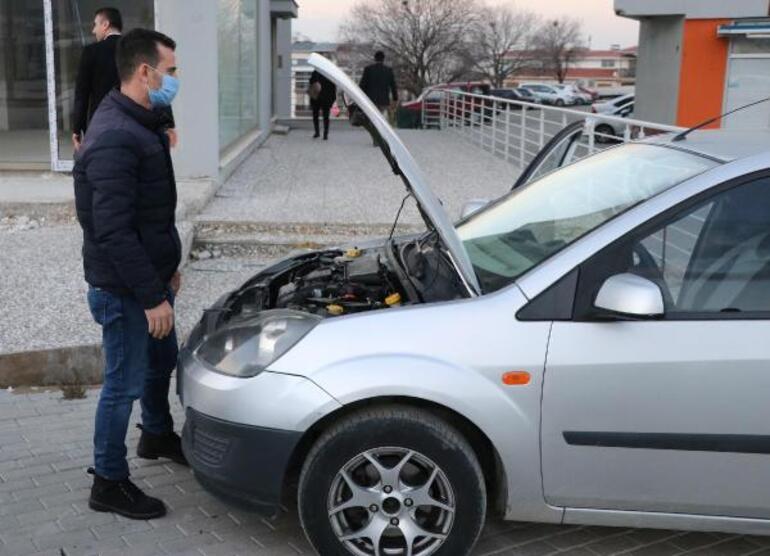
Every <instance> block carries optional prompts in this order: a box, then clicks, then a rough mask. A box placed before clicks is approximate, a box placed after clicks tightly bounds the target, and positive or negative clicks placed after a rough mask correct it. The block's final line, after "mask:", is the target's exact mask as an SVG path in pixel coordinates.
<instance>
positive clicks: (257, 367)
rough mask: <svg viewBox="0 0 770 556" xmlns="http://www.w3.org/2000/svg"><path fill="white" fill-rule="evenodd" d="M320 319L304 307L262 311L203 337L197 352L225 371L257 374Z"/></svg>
mask: <svg viewBox="0 0 770 556" xmlns="http://www.w3.org/2000/svg"><path fill="white" fill-rule="evenodd" d="M320 320H321V317H319V316H317V315H311V314H309V313H303V312H301V311H290V310H274V311H263V312H262V313H260V314H259V315H258V316H256V317H255V318H253V319H249V320H247V321H244V322H239V323H236V324H233V325H232V326H229V327H227V328H223V329H222V330H218V331H217V332H215V333H214V334H212V335H211V336H209V337H208V338H206V339H205V340H203V343H201V345H200V346H198V348H197V349H196V350H195V356H196V357H198V358H199V359H201V360H202V361H204V362H205V363H207V364H208V365H210V366H211V367H213V368H214V369H215V370H217V371H219V372H220V373H223V374H227V375H231V376H236V377H242V378H247V377H252V376H256V375H258V374H259V373H261V372H262V371H264V370H265V368H267V367H268V365H270V364H271V363H273V362H274V361H275V360H276V359H278V358H279V357H281V356H282V355H283V354H284V353H286V352H287V351H289V350H290V349H291V348H292V347H293V346H294V345H295V344H296V343H297V342H299V341H300V340H301V339H302V338H303V337H304V336H305V335H306V334H307V333H308V332H310V331H311V330H312V329H313V327H314V326H315V325H316V324H318V322H319V321H320Z"/></svg>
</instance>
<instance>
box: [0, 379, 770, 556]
mask: <svg viewBox="0 0 770 556" xmlns="http://www.w3.org/2000/svg"><path fill="white" fill-rule="evenodd" d="M98 395H99V390H98V389H91V390H89V391H88V392H87V398H85V399H81V400H64V399H62V395H61V393H60V392H57V391H32V390H29V391H25V392H23V393H19V392H14V393H9V392H6V391H0V555H2V556H25V555H32V554H36V555H47V556H81V555H83V556H87V555H96V554H100V555H102V554H103V555H110V556H113V555H114V556H119V555H127V556H140V555H148V556H154V555H159V554H174V555H188V554H190V555H197V556H214V555H236V554H242V555H247V554H264V555H270V556H297V555H303V554H313V552H312V550H311V548H310V547H309V545H308V544H307V542H306V540H305V538H304V535H303V534H302V532H301V530H300V527H299V524H298V521H297V518H296V512H295V511H293V510H292V509H289V510H286V511H283V512H282V513H281V515H280V516H279V517H278V518H277V519H275V520H269V519H265V518H262V517H260V516H258V515H256V514H252V513H248V512H244V511H241V510H237V509H234V508H231V507H228V506H227V505H226V504H223V503H222V502H220V501H219V500H218V499H216V498H214V497H213V496H211V495H209V494H208V493H207V492H205V491H203V490H202V489H201V487H200V486H199V485H198V483H197V482H196V480H195V478H194V477H193V476H192V474H191V473H190V471H189V470H188V469H187V468H185V467H182V466H180V465H177V464H174V463H170V462H163V461H161V460H158V461H147V460H141V459H138V458H136V457H133V454H134V453H135V449H136V442H137V440H138V433H139V431H138V430H137V429H135V428H134V427H133V422H132V426H131V429H130V434H129V442H128V446H129V454H130V456H131V457H130V459H129V464H130V467H131V473H132V478H133V480H134V481H135V482H136V483H137V484H138V485H139V486H140V487H141V488H143V489H145V490H146V491H147V492H148V493H149V494H151V495H153V496H158V497H161V498H162V499H163V500H165V501H166V503H167V504H168V506H169V509H170V512H169V514H168V515H167V516H166V517H164V518H162V519H158V520H152V521H132V520H127V519H123V518H120V517H116V516H114V515H112V514H106V513H96V512H92V511H91V510H89V509H88V507H87V499H88V489H89V487H90V483H91V478H90V476H89V475H86V473H85V469H86V467H88V466H89V465H90V464H91V435H92V434H93V415H94V410H95V406H96V401H97V399H98ZM172 407H173V408H174V417H175V420H176V422H177V428H179V427H180V426H181V424H182V416H181V410H180V407H179V404H178V401H177V400H176V399H175V397H174V396H173V394H172ZM134 413H135V417H134V419H135V418H136V414H137V413H138V407H137V408H136V411H135V412H134ZM493 554H494V555H510V556H514V555H516V556H525V555H526V556H542V555H548V554H565V555H574V556H583V555H586V556H604V555H611V554H631V555H636V556H643V555H644V556H652V555H661V556H669V555H675V554H698V555H735V556H743V555H750V554H751V555H760V554H761V555H770V538H765V537H740V536H731V535H721V534H709V533H686V532H681V531H657V530H632V529H614V528H602V527H576V526H558V525H544V524H531V523H505V522H502V521H499V520H497V519H491V520H490V521H489V522H488V524H487V526H486V529H485V531H484V534H483V536H482V538H481V540H480V541H479V544H478V546H477V548H476V550H475V552H474V556H491V555H493Z"/></svg>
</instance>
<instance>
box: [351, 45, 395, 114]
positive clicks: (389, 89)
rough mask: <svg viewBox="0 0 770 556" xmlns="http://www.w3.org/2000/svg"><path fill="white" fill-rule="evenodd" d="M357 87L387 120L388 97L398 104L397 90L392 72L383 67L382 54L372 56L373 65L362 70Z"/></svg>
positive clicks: (383, 58) (383, 56) (380, 52)
mask: <svg viewBox="0 0 770 556" xmlns="http://www.w3.org/2000/svg"><path fill="white" fill-rule="evenodd" d="M358 86H359V87H361V90H362V91H363V92H364V93H366V96H368V97H369V98H370V99H371V101H372V102H373V103H374V105H375V106H376V107H377V108H378V109H379V111H380V112H382V113H383V115H384V116H385V117H386V118H387V109H388V107H389V106H390V96H391V94H392V95H393V102H398V89H397V87H396V78H395V76H394V75H393V70H392V69H391V68H389V67H388V66H386V65H385V53H384V52H382V51H381V50H378V51H377V52H376V53H375V54H374V63H373V64H370V65H368V66H366V67H365V68H364V73H363V75H362V76H361V81H360V82H359V83H358Z"/></svg>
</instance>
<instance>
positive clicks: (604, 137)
mask: <svg viewBox="0 0 770 556" xmlns="http://www.w3.org/2000/svg"><path fill="white" fill-rule="evenodd" d="M606 115H608V116H615V117H619V118H633V117H634V102H633V99H632V101H631V102H623V105H622V106H619V107H617V108H615V111H614V112H611V113H609V114H606ZM625 130H626V125H625V124H622V123H620V122H617V121H614V120H601V119H600V120H599V121H598V122H596V124H595V125H594V131H595V132H596V142H597V143H619V142H621V138H622V137H623V135H624V133H625ZM634 133H635V129H634V128H633V126H632V129H631V136H632V137H633V136H634Z"/></svg>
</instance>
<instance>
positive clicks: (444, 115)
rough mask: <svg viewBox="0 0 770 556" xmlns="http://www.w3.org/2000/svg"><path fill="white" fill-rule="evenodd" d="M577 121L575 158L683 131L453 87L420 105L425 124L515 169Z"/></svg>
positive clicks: (677, 128) (667, 126)
mask: <svg viewBox="0 0 770 556" xmlns="http://www.w3.org/2000/svg"><path fill="white" fill-rule="evenodd" d="M433 98H435V97H433ZM580 120H582V121H584V122H585V127H584V133H583V136H582V137H581V139H580V142H579V144H578V146H577V148H576V150H575V154H574V158H575V159H577V158H582V157H584V156H587V155H589V154H593V153H594V152H596V151H597V150H600V149H603V148H606V147H607V146H611V145H613V144H618V143H621V142H628V141H631V140H634V139H642V138H644V137H649V136H651V135H658V134H661V133H672V132H680V131H683V128H680V127H675V126H669V125H664V124H656V123H652V122H646V121H642V120H635V119H631V118H624V117H620V116H605V115H601V114H595V113H592V112H583V111H580V110H575V109H571V108H557V107H555V106H547V105H543V104H533V103H529V102H521V101H514V100H507V99H502V98H497V97H491V96H485V95H477V94H473V93H464V92H460V91H452V90H443V91H441V97H440V99H439V100H438V101H434V100H432V101H425V100H423V103H422V110H421V124H422V127H423V128H425V129H429V128H437V129H441V130H448V131H450V132H454V133H456V134H458V135H460V136H462V137H464V138H465V139H467V140H469V141H470V142H472V143H474V144H476V145H478V146H479V147H481V148H483V149H485V150H487V151H489V152H491V153H492V154H494V155H496V156H499V157H501V158H503V159H505V160H506V161H507V162H510V163H512V164H515V165H517V166H519V168H524V167H525V166H526V165H527V164H528V163H529V162H530V161H531V160H532V159H533V158H534V157H535V156H536V155H537V153H538V152H539V151H540V150H541V149H542V148H543V147H544V146H545V145H546V143H548V141H549V140H550V139H551V138H553V137H554V136H555V135H556V134H557V133H559V131H561V130H562V129H564V128H565V127H566V126H567V125H569V124H571V123H573V122H575V121H580Z"/></svg>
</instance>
